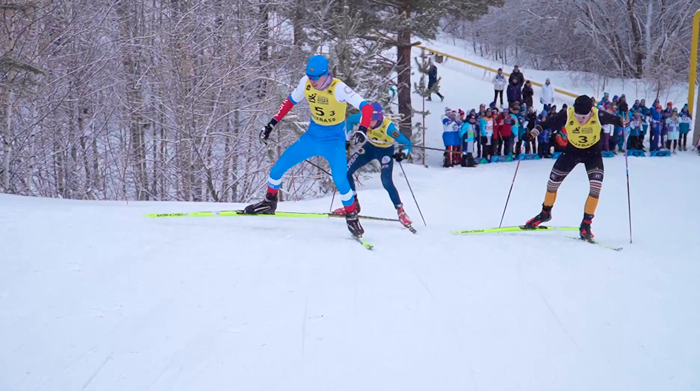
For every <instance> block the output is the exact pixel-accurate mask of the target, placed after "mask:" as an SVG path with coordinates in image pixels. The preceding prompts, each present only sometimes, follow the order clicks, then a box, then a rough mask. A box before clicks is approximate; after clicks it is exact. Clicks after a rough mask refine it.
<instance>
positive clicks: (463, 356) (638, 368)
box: [0, 156, 700, 390]
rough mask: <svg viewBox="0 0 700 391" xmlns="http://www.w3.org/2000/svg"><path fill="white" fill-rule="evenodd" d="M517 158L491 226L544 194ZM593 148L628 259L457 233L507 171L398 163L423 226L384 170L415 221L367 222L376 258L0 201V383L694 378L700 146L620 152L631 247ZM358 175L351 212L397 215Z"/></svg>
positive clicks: (536, 165)
mask: <svg viewBox="0 0 700 391" xmlns="http://www.w3.org/2000/svg"><path fill="white" fill-rule="evenodd" d="M525 163H528V164H525ZM525 163H523V166H522V167H521V168H520V174H519V175H522V176H521V177H519V178H518V179H517V181H516V185H515V188H514V190H513V196H512V197H511V205H510V207H509V211H508V213H507V214H506V223H511V224H515V223H521V222H522V221H524V220H525V219H526V218H528V217H530V215H532V214H533V213H536V212H537V210H538V207H539V203H540V202H541V197H542V193H543V191H544V186H545V180H546V176H547V173H548V171H549V168H550V166H551V162H550V161H540V162H525ZM606 163H607V167H606V179H605V185H604V188H603V196H602V198H601V203H600V206H599V209H598V216H597V217H596V220H595V223H594V232H595V233H596V235H597V237H598V238H600V239H601V240H604V241H605V242H606V243H609V244H613V245H622V246H624V247H625V249H624V251H622V252H614V251H609V250H607V249H604V248H599V247H598V246H591V245H589V244H587V243H579V242H576V241H573V240H571V239H569V238H567V237H566V233H565V232H559V233H557V232H542V233H539V232H538V233H524V234H519V233H518V234H497V235H490V234H486V235H472V236H458V235H452V234H451V233H450V231H451V230H453V229H475V228H483V227H492V226H495V225H497V222H498V220H499V219H500V214H501V211H502V206H503V202H504V201H505V197H506V194H507V191H508V188H509V185H510V179H511V176H512V170H513V169H514V166H513V165H509V164H502V165H498V166H496V165H493V166H491V167H489V168H488V169H486V168H483V169H475V170H467V169H453V170H443V169H434V168H429V169H425V168H422V167H420V166H415V165H406V170H407V174H408V175H409V179H410V180H411V182H412V186H413V187H414V189H415V190H416V195H417V197H418V200H419V202H421V208H422V209H423V212H424V214H425V216H426V219H427V221H428V224H429V227H427V228H426V227H422V226H421V224H420V223H419V221H420V217H419V216H418V213H417V211H416V210H415V206H414V205H412V204H411V201H412V200H411V198H410V195H409V193H408V189H407V188H406V187H405V183H404V182H403V178H401V177H400V176H399V175H398V174H397V175H396V178H395V179H396V183H397V185H398V186H399V190H400V192H401V194H402V195H403V197H404V201H405V202H406V205H407V211H408V213H409V214H410V216H411V217H412V218H413V220H414V221H416V224H415V226H416V227H417V228H418V230H419V233H418V235H413V234H411V233H410V232H408V231H407V230H406V229H404V228H403V227H401V225H400V224H399V223H392V222H375V221H363V222H362V223H363V225H364V227H365V229H366V231H367V233H366V235H365V237H366V238H367V239H368V240H369V241H370V242H371V243H372V244H373V245H374V246H375V248H374V250H373V251H371V252H370V251H367V250H365V249H364V248H362V246H359V245H358V244H357V243H356V242H355V241H354V240H353V239H352V238H350V237H349V235H348V234H347V232H346V228H345V225H344V221H343V220H342V219H308V220H304V219H292V218H280V219H276V218H275V219H274V221H273V220H272V219H268V218H265V219H261V218H255V217H201V218H200V217H194V218H164V219H148V218H144V217H142V214H144V213H158V212H172V211H183V210H190V211H197V210H211V209H217V208H219V209H235V208H237V207H240V206H241V205H231V204H200V203H197V204H183V203H129V204H128V205H126V203H123V202H80V201H65V200H53V199H35V198H24V197H15V196H6V195H3V196H0V235H1V236H0V237H2V240H3V243H4V244H5V245H4V250H3V256H2V263H1V264H0V336H1V337H0V339H1V340H2V344H1V345H2V349H0V389H1V390H57V389H61V390H69V389H81V387H82V389H86V390H127V389H128V390H193V389H210V390H213V389H234V388H235V389H248V390H321V389H324V390H325V389H330V390H357V389H371V390H387V389H401V390H425V389H445V390H448V389H449V390H454V389H460V390H507V389H519V390H562V389H566V390H591V389H600V390H622V389H629V390H632V389H634V390H658V389H678V390H687V389H693V387H695V386H696V385H697V384H698V371H697V368H699V367H700V357H699V354H700V353H698V352H699V351H700V350H699V349H697V347H698V346H699V343H700V335H699V333H700V331H698V330H699V328H698V327H697V325H698V324H700V315H698V311H696V310H695V308H696V304H697V303H696V302H697V300H696V299H697V298H698V297H700V278H699V277H698V276H700V266H698V263H697V254H698V252H699V250H700V247H699V246H698V242H697V232H698V231H697V230H693V229H691V227H692V225H689V224H690V221H691V220H692V217H691V210H690V209H689V207H690V206H692V205H693V203H694V201H695V200H696V198H697V194H698V190H700V189H698V185H697V182H696V181H689V180H684V175H685V174H684V173H686V172H688V171H690V170H692V169H693V168H694V167H696V165H697V158H696V157H695V156H679V157H673V158H670V159H656V160H655V159H650V158H647V159H636V160H635V159H633V160H632V162H631V168H630V171H631V173H632V192H633V193H632V194H633V197H632V200H633V205H632V210H633V213H635V214H634V219H635V220H634V228H635V231H634V235H635V237H634V239H635V243H634V244H633V245H630V244H629V243H628V236H629V233H628V227H627V209H626V193H625V184H624V183H625V182H624V162H623V161H622V159H609V160H606ZM585 178H586V177H585V172H584V171H583V169H582V168H579V169H577V170H575V171H574V172H573V173H572V174H571V177H570V178H569V179H568V180H567V181H566V182H565V183H564V185H563V186H562V188H561V191H560V194H559V199H558V202H557V205H556V207H555V209H554V211H553V214H554V220H553V222H555V223H559V224H561V225H572V224H574V225H575V224H577V223H578V222H579V220H580V218H581V213H582V212H581V209H582V207H583V202H584V200H585V195H586V193H587V189H588V185H587V182H586V180H585ZM368 182H369V183H368V186H366V187H365V188H363V189H362V190H361V197H362V198H361V201H362V207H363V213H366V214H368V215H378V216H386V217H393V211H392V207H391V204H390V202H389V199H388V196H387V195H386V194H385V192H384V190H383V189H382V188H381V185H380V183H379V179H378V178H373V179H372V180H370V181H368ZM651 184H654V185H653V186H651ZM670 190H673V194H674V195H673V198H672V200H671V201H669V200H668V198H669V195H668V194H669V191H670ZM329 202H330V199H329V198H324V199H319V200H313V201H307V202H298V203H292V202H290V203H282V204H281V206H280V208H284V210H295V211H325V210H328V206H329ZM684 226H685V228H683V227H684Z"/></svg>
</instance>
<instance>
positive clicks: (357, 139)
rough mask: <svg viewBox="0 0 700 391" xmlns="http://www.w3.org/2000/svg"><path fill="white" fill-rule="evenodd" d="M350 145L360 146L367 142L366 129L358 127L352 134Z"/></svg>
mask: <svg viewBox="0 0 700 391" xmlns="http://www.w3.org/2000/svg"><path fill="white" fill-rule="evenodd" d="M351 140H352V143H353V144H355V145H362V144H364V143H365V142H366V141H367V128H366V127H364V126H360V127H359V128H358V130H357V131H356V132H354V133H353V134H352V137H351Z"/></svg>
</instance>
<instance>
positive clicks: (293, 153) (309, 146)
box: [267, 121, 355, 206]
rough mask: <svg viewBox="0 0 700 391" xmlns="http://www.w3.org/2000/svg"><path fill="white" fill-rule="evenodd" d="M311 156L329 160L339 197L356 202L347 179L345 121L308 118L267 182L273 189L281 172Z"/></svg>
mask: <svg viewBox="0 0 700 391" xmlns="http://www.w3.org/2000/svg"><path fill="white" fill-rule="evenodd" d="M314 156H321V157H323V158H324V159H326V160H327V161H328V164H329V165H330V166H331V174H332V175H333V182H335V187H336V188H337V189H338V192H339V193H340V200H341V201H342V202H343V205H344V206H350V205H352V204H353V203H354V202H355V196H354V195H353V192H352V190H351V189H350V184H349V183H348V179H347V162H346V155H345V122H342V123H340V124H337V125H331V126H323V125H319V124H317V123H315V122H313V121H311V124H310V125H309V130H308V131H307V132H306V133H304V134H303V135H302V136H301V137H300V138H299V140H297V142H295V143H294V144H292V145H290V146H289V148H287V150H286V151H284V153H282V156H280V158H279V160H277V162H276V163H275V165H274V166H272V170H270V177H269V178H268V180H267V185H268V186H270V187H271V188H273V189H279V188H280V186H281V185H282V176H283V175H284V173H285V172H287V170H289V169H290V168H292V167H294V166H296V165H297V164H299V163H301V162H302V161H304V160H306V159H308V158H310V157H314Z"/></svg>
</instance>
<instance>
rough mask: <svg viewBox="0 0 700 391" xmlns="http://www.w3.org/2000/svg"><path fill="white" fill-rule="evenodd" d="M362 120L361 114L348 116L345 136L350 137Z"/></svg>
mask: <svg viewBox="0 0 700 391" xmlns="http://www.w3.org/2000/svg"><path fill="white" fill-rule="evenodd" d="M360 118H361V114H360V113H356V114H352V115H349V116H348V119H347V120H346V121H345V122H346V124H345V135H346V136H349V135H350V133H352V130H353V129H354V128H355V125H357V124H359V123H360Z"/></svg>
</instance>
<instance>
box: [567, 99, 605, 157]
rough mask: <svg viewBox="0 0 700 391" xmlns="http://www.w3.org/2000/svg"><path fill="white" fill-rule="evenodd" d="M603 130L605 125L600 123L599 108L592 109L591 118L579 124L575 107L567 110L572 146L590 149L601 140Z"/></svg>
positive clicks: (568, 134) (568, 130)
mask: <svg viewBox="0 0 700 391" xmlns="http://www.w3.org/2000/svg"><path fill="white" fill-rule="evenodd" d="M602 131H603V126H601V125H600V121H599V120H598V109H597V108H593V109H592V112H591V118H589V119H588V122H586V123H585V124H583V125H581V124H579V123H578V121H577V120H576V117H574V108H573V107H570V108H569V109H568V110H567V118H566V134H567V137H568V139H569V144H571V146H573V147H575V148H578V149H588V148H590V147H592V146H594V145H596V144H597V143H598V142H599V141H600V134H601V132H602Z"/></svg>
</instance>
